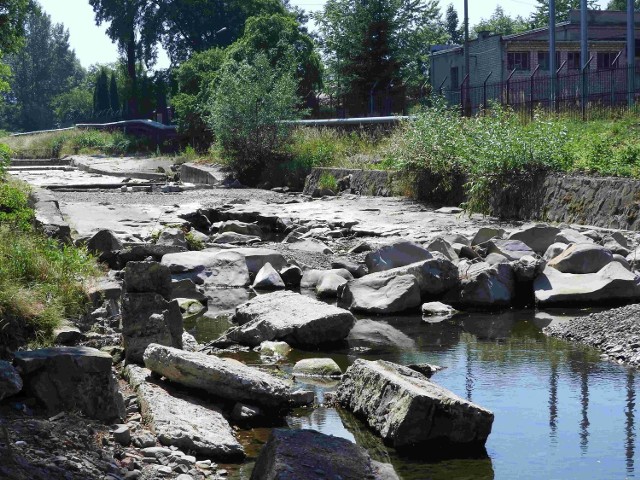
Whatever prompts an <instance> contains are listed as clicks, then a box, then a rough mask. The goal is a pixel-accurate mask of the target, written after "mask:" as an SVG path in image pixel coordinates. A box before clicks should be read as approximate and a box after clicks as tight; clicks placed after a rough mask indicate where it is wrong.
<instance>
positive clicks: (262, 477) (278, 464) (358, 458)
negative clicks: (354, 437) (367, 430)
mask: <svg viewBox="0 0 640 480" xmlns="http://www.w3.org/2000/svg"><path fill="white" fill-rule="evenodd" d="M397 478H398V476H397V475H396V474H395V471H394V470H393V467H392V466H391V465H389V464H380V463H378V462H376V461H374V460H372V459H371V457H370V456H369V454H368V453H367V451H366V450H365V449H364V448H362V447H360V446H358V445H356V444H355V443H353V442H350V441H349V440H346V439H344V438H339V437H334V436H332V435H325V434H323V433H319V432H316V431H315V430H289V429H282V428H276V429H273V430H272V431H271V435H270V436H269V440H268V441H267V443H266V444H265V446H264V447H263V448H262V450H261V451H260V455H259V456H258V460H257V461H256V465H255V467H254V469H253V473H252V474H251V480H286V479H291V480H293V479H304V480H325V479H341V480H364V479H367V480H396V479H397Z"/></svg>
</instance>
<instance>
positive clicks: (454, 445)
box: [336, 359, 493, 455]
mask: <svg viewBox="0 0 640 480" xmlns="http://www.w3.org/2000/svg"><path fill="white" fill-rule="evenodd" d="M336 396H337V400H338V401H339V402H340V403H341V404H342V405H343V406H344V407H346V408H348V409H349V410H351V411H352V412H353V413H354V414H356V415H357V416H359V417H361V418H363V419H364V421H365V422H366V423H367V424H368V425H369V427H371V428H372V429H373V430H374V431H376V432H377V433H378V434H379V435H380V436H381V437H382V439H383V440H384V441H385V442H386V443H387V444H390V445H392V446H393V447H395V448H396V449H398V450H414V451H421V452H424V449H425V448H430V447H431V448H436V449H438V450H439V451H443V450H444V449H447V450H448V451H449V452H460V454H461V455H464V453H465V450H481V449H482V448H483V447H484V444H485V442H486V441H487V437H488V436H489V434H490V433H491V426H492V424H493V413H491V412H490V411H488V410H485V409H484V408H482V407H480V406H478V405H475V404H473V403H471V402H468V401H467V400H464V399H463V398H461V397H458V396H457V395H455V394H454V393H453V392H451V391H449V390H447V389H446V388H443V387H441V386H439V385H436V384H435V383H433V382H431V381H430V380H428V379H427V378H426V377H425V376H424V375H422V374H420V373H418V372H416V371H414V370H411V369H410V368H408V367H403V366H401V365H397V364H395V363H391V362H387V361H383V360H377V361H374V362H372V361H368V360H362V359H358V360H356V361H355V362H354V363H353V365H351V367H349V368H348V369H347V371H346V373H345V374H344V376H343V378H342V381H341V383H340V385H339V386H338V390H337V395H336ZM447 447H451V448H447Z"/></svg>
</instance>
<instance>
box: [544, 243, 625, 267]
mask: <svg viewBox="0 0 640 480" xmlns="http://www.w3.org/2000/svg"><path fill="white" fill-rule="evenodd" d="M612 261H613V254H612V253H611V251H610V250H607V249H606V248H604V247H602V246H600V245H595V244H593V243H578V244H574V245H569V247H568V248H566V249H565V250H564V251H563V252H562V253H561V254H560V255H558V256H557V257H555V258H553V259H552V260H551V261H549V264H548V265H549V266H550V267H553V268H555V269H556V270H558V271H560V272H563V273H578V274H580V273H596V272H598V271H600V269H602V267H604V266H605V265H607V264H609V263H611V262H612Z"/></svg>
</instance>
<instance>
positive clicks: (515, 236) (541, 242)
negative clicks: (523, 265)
mask: <svg viewBox="0 0 640 480" xmlns="http://www.w3.org/2000/svg"><path fill="white" fill-rule="evenodd" d="M559 233H560V229H559V228H556V227H550V226H549V225H546V224H540V225H534V226H532V227H528V228H524V229H522V230H519V231H517V232H514V233H512V234H511V235H509V240H520V241H521V242H523V243H525V244H526V245H528V246H529V248H531V250H533V251H534V252H535V253H537V254H539V255H542V254H543V253H544V252H546V251H547V248H549V245H551V244H552V243H555V241H556V236H557V235H558V234H559Z"/></svg>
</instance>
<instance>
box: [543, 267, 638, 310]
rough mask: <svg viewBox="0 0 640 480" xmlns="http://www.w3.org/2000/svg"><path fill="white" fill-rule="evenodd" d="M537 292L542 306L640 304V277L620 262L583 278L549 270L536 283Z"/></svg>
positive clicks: (552, 269) (587, 274)
mask: <svg viewBox="0 0 640 480" xmlns="http://www.w3.org/2000/svg"><path fill="white" fill-rule="evenodd" d="M533 288H534V292H535V297H536V302H537V303H538V304H539V305H541V306H546V305H562V304H564V305H568V304H578V303H579V304H581V305H583V304H599V303H604V304H606V303H612V302H629V303H630V302H637V301H640V277H637V276H636V275H635V274H634V273H632V272H630V271H629V270H627V269H626V268H625V267H624V266H623V265H622V264H620V263H618V262H611V263H609V264H608V265H606V266H604V267H603V268H602V269H601V270H600V271H599V272H597V273H585V274H582V275H580V274H573V273H562V272H559V271H558V270H556V269H555V268H551V267H547V268H545V270H544V272H543V273H542V275H540V276H539V277H538V278H536V279H535V281H534V282H533Z"/></svg>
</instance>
